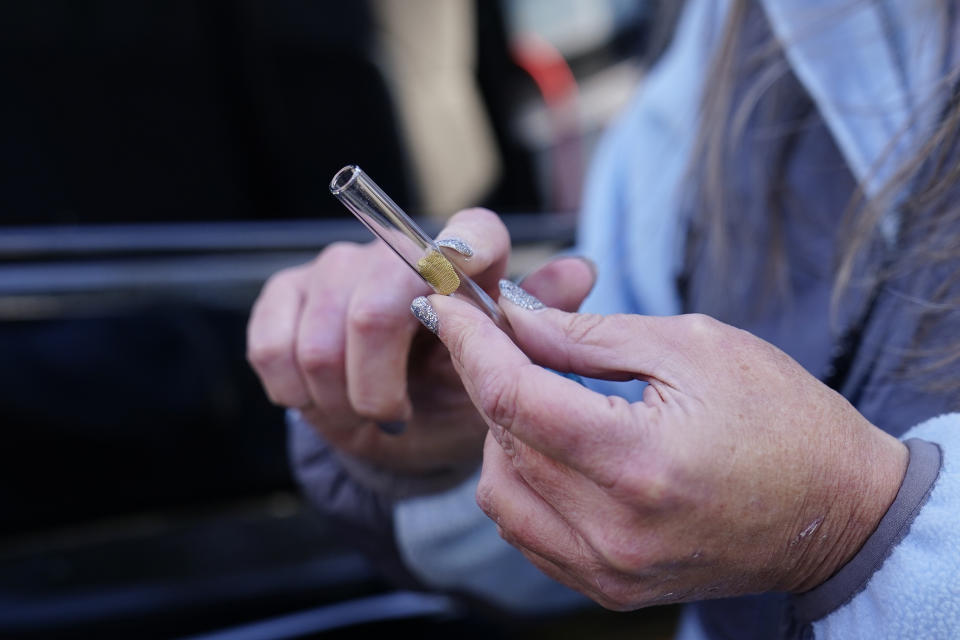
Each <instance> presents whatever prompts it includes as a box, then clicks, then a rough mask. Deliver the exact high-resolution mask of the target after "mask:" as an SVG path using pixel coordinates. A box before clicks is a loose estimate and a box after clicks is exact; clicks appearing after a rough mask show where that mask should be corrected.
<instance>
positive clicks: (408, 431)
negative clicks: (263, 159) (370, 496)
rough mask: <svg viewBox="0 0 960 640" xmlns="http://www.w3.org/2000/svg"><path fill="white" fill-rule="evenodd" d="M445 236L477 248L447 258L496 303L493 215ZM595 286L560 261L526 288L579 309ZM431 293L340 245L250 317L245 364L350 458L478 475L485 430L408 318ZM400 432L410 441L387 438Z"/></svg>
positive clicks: (264, 295) (583, 267)
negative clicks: (414, 301)
mask: <svg viewBox="0 0 960 640" xmlns="http://www.w3.org/2000/svg"><path fill="white" fill-rule="evenodd" d="M438 237H440V238H444V239H450V238H458V239H460V240H462V241H463V242H465V243H466V244H467V245H468V246H469V247H470V248H471V249H472V250H473V255H472V256H470V257H467V256H463V257H453V256H454V252H452V251H450V252H447V255H448V256H449V257H452V259H454V260H455V261H456V262H457V263H458V266H459V267H460V268H461V269H462V270H463V271H464V272H465V273H467V274H468V275H469V276H471V277H472V278H473V279H474V280H475V281H476V282H477V284H479V285H480V286H481V287H483V289H484V290H485V291H487V293H488V294H490V295H491V297H493V298H494V299H495V300H496V299H497V298H498V297H499V293H498V287H497V283H498V281H499V279H500V278H502V277H503V275H504V272H505V270H506V265H507V260H508V257H509V253H510V238H509V234H508V233H507V230H506V227H505V226H504V225H503V223H502V222H501V221H500V219H499V218H498V217H497V216H496V214H494V213H491V212H489V211H486V210H483V209H468V210H466V211H462V212H460V213H458V214H456V215H454V216H453V217H452V218H450V221H449V223H448V225H447V227H446V228H445V229H444V230H443V231H442V232H441V233H440V234H439V236H438ZM593 280H594V274H593V270H592V268H591V266H590V265H589V263H587V262H585V261H583V260H579V259H576V258H571V259H560V260H555V261H553V262H551V263H549V264H548V265H546V266H545V267H543V268H542V269H540V270H539V271H537V272H536V273H534V274H532V275H531V276H529V277H528V278H526V279H525V280H524V287H525V288H526V289H527V290H529V291H531V292H532V293H534V295H536V296H537V297H539V298H540V299H541V300H543V301H544V302H546V303H547V304H550V305H551V306H553V307H556V308H561V309H567V310H575V309H576V308H577V307H579V305H580V302H581V301H582V300H583V298H584V297H586V294H587V293H588V292H589V290H590V288H591V287H592V286H593ZM427 293H430V290H429V287H427V285H426V284H424V282H423V281H422V280H421V279H420V278H419V277H418V276H417V275H416V274H415V273H414V272H413V271H412V270H411V269H409V268H407V267H406V266H404V265H403V264H402V263H401V261H400V259H399V258H398V257H397V256H396V255H395V254H394V253H393V252H392V251H391V250H390V249H389V248H388V247H387V246H386V245H385V244H384V243H383V242H381V241H379V240H378V241H375V242H371V243H369V244H365V245H358V244H351V243H338V244H334V245H331V246H330V247H328V248H327V249H325V250H324V251H323V252H322V253H320V255H319V256H317V258H316V259H314V260H313V261H312V262H310V263H308V264H305V265H301V266H298V267H293V268H290V269H286V270H283V271H280V272H278V273H276V274H274V275H273V276H272V277H271V278H270V279H269V280H268V281H267V283H266V285H265V286H264V288H263V290H262V291H261V293H260V295H259V297H258V298H257V301H256V302H255V303H254V306H253V311H252V313H251V318H250V323H249V326H248V329H247V357H248V359H249V361H250V363H251V365H252V366H253V368H254V370H255V371H256V373H257V375H258V376H259V377H260V380H261V381H262V383H263V385H264V388H265V390H266V392H267V395H268V396H269V397H270V399H271V400H272V401H273V402H274V403H276V404H278V405H281V406H284V407H289V408H295V409H299V410H300V412H301V414H302V415H303V417H304V418H305V419H306V420H307V421H308V422H309V423H310V424H312V425H313V426H314V427H315V428H316V429H317V430H318V431H319V432H320V434H321V435H322V436H323V437H324V439H325V440H326V441H327V442H328V443H330V444H331V445H332V446H334V447H336V448H337V449H339V450H341V451H344V452H346V453H348V454H350V455H352V456H354V457H357V458H360V459H363V460H366V461H367V462H370V463H372V464H375V465H377V466H379V467H381V468H384V469H390V470H393V471H397V472H402V473H413V474H420V473H434V472H439V471H448V470H456V469H458V468H467V467H472V466H474V465H476V464H477V463H478V461H479V460H480V457H481V452H482V447H483V439H484V435H485V433H486V425H485V424H484V422H483V420H482V419H481V418H480V416H479V415H478V414H477V411H476V409H475V407H474V406H473V404H472V403H471V401H470V398H469V397H468V396H467V394H466V392H465V391H464V389H463V385H462V384H461V382H460V379H459V377H458V376H457V374H456V372H455V371H454V369H453V366H452V364H451V362H450V358H449V355H448V353H447V351H446V349H445V348H444V347H443V345H442V344H440V343H439V342H438V341H437V340H436V339H434V338H433V336H430V335H429V334H425V331H424V330H423V329H422V327H421V326H420V324H419V323H418V322H417V321H416V320H415V319H414V318H413V316H412V315H411V314H410V300H412V299H413V298H414V297H416V296H418V295H424V294H427ZM401 424H402V425H403V431H402V433H400V434H398V435H395V434H392V433H387V432H386V431H387V430H390V429H391V428H393V429H396V428H397V427H398V426H399V425H401ZM381 425H382V427H383V428H381Z"/></svg>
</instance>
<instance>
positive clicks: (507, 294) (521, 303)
mask: <svg viewBox="0 0 960 640" xmlns="http://www.w3.org/2000/svg"><path fill="white" fill-rule="evenodd" d="M500 295H502V296H503V297H504V298H506V299H507V300H509V301H510V302H512V303H513V304H515V305H517V306H518V307H521V308H523V309H527V310H528V311H533V310H535V309H543V308H544V304H543V303H542V302H540V301H539V300H537V299H536V298H535V297H533V296H532V295H530V294H529V293H527V292H526V291H524V290H523V289H521V288H520V287H518V286H517V285H515V284H514V283H512V282H510V281H509V280H501V281H500Z"/></svg>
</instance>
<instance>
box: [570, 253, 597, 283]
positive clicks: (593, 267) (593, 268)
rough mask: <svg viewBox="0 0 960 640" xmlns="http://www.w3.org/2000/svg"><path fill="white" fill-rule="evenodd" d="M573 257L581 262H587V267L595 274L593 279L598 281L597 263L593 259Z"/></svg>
mask: <svg viewBox="0 0 960 640" xmlns="http://www.w3.org/2000/svg"><path fill="white" fill-rule="evenodd" d="M573 257H575V258H576V259H578V260H581V261H583V262H585V263H586V265H587V266H588V267H590V271H592V272H593V279H594V280H596V279H597V263H596V262H594V261H593V259H591V258H588V257H587V256H573Z"/></svg>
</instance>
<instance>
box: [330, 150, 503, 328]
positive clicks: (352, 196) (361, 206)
mask: <svg viewBox="0 0 960 640" xmlns="http://www.w3.org/2000/svg"><path fill="white" fill-rule="evenodd" d="M330 193H332V194H333V195H335V196H336V197H337V199H338V200H340V202H342V203H343V205H344V206H345V207H346V208H347V209H349V210H350V212H351V213H353V215H355V216H356V217H357V219H359V220H360V222H362V223H363V224H364V225H365V226H366V227H367V228H368V229H369V230H370V231H372V232H373V233H374V235H376V236H377V237H379V238H380V239H381V240H383V241H384V242H385V243H387V246H388V247H390V248H391V249H393V251H394V253H396V254H397V255H398V256H400V258H402V259H403V261H404V262H406V263H407V265H408V266H409V267H410V268H411V269H413V270H414V271H415V272H416V273H417V275H419V276H420V277H421V278H422V279H423V281H424V282H426V283H427V284H428V285H430V287H431V288H432V289H433V290H434V291H436V292H437V293H440V294H444V295H452V296H454V297H457V298H461V299H463V300H466V301H468V302H470V303H471V304H473V305H474V306H476V307H477V308H478V309H480V310H481V311H483V312H484V313H486V314H487V315H488V316H489V317H490V319H491V320H493V321H494V322H495V323H496V324H497V326H498V327H500V329H501V330H503V331H504V332H506V333H507V335H510V336H511V337H512V335H513V332H512V331H511V330H510V326H509V324H508V323H507V320H506V317H505V316H504V315H503V312H502V311H501V310H500V308H499V307H498V306H497V304H496V303H495V302H494V301H493V299H492V298H491V297H490V296H488V295H487V294H486V292H485V291H484V290H483V289H481V288H480V286H479V285H477V283H475V282H474V281H473V280H471V279H470V278H469V277H468V276H467V275H466V274H465V273H464V272H463V271H462V270H461V269H460V268H459V267H458V266H457V265H456V262H454V261H453V260H451V259H450V258H452V257H454V256H456V255H459V254H457V253H456V252H455V251H453V250H452V249H446V248H445V247H438V246H437V245H436V244H435V243H434V242H433V240H432V239H431V238H430V236H428V235H427V234H426V233H424V232H423V229H421V228H420V227H419V226H418V225H417V223H416V222H414V221H413V220H412V219H411V218H410V216H408V215H407V214H406V213H404V212H403V209H401V208H400V207H398V206H397V203H395V202H394V201H393V200H391V199H390V196H388V195H387V194H386V193H384V191H383V189H381V188H380V187H379V186H377V183H375V182H374V181H373V180H371V179H370V176H368V175H367V174H366V173H364V172H363V170H362V169H360V167H358V166H356V165H347V166H346V167H344V168H343V169H340V171H338V172H337V174H336V175H335V176H333V180H331V181H330ZM445 249H446V251H450V252H451V253H445V251H444V250H445Z"/></svg>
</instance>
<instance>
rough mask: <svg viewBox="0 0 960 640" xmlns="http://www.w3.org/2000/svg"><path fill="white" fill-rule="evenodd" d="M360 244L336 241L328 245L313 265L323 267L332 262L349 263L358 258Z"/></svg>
mask: <svg viewBox="0 0 960 640" xmlns="http://www.w3.org/2000/svg"><path fill="white" fill-rule="evenodd" d="M359 251H360V245H357V244H355V243H353V242H344V241H339V242H334V243H332V244H329V245H327V247H326V248H325V249H324V250H323V251H321V252H320V253H319V254H318V255H317V257H316V258H315V259H314V261H313V266H314V267H316V268H318V269H323V268H325V267H327V266H329V265H331V264H349V263H351V262H354V261H355V260H356V259H357V253H358V252H359Z"/></svg>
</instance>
